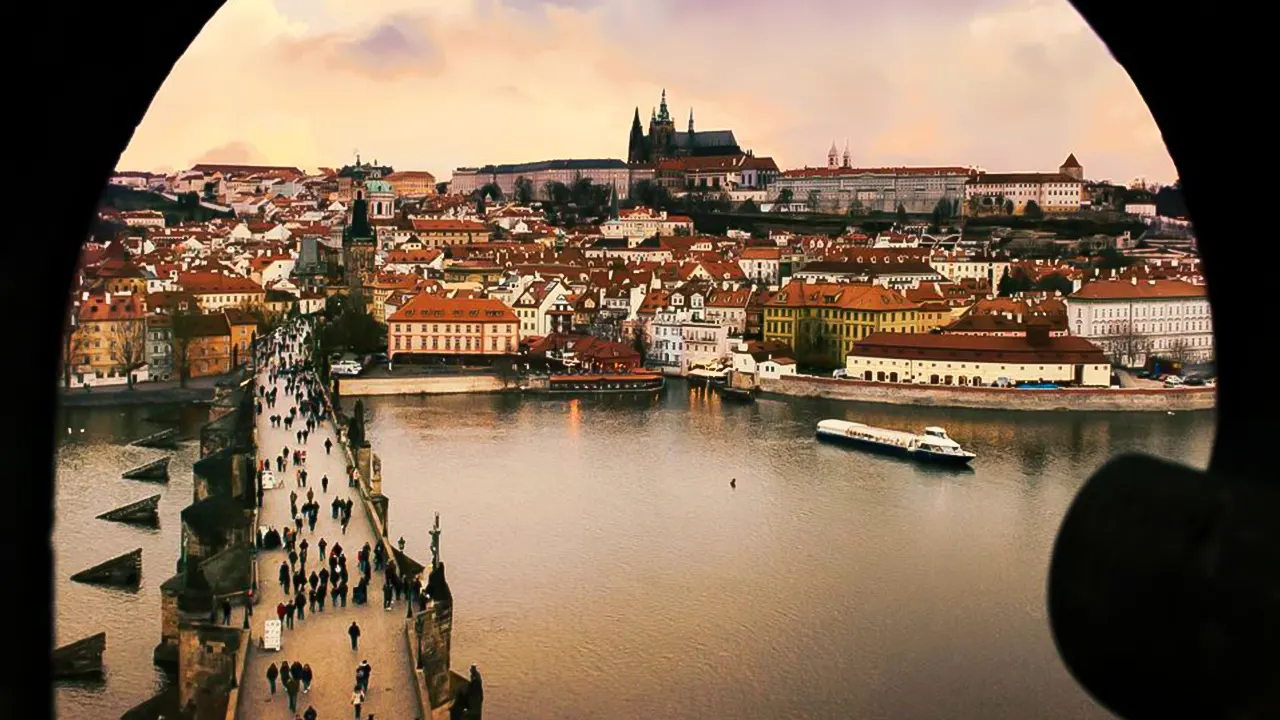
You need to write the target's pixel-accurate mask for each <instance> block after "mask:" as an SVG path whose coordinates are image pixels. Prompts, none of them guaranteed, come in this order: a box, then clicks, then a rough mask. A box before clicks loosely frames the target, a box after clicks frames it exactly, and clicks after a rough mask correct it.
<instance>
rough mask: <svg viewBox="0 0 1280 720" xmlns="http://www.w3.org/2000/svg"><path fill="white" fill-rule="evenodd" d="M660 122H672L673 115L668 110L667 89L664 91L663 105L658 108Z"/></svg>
mask: <svg viewBox="0 0 1280 720" xmlns="http://www.w3.org/2000/svg"><path fill="white" fill-rule="evenodd" d="M658 120H659V121H660V122H671V113H670V112H668V110H667V89H666V88H663V89H662V104H661V105H659V106H658Z"/></svg>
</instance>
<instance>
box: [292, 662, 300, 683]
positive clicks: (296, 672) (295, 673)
mask: <svg viewBox="0 0 1280 720" xmlns="http://www.w3.org/2000/svg"><path fill="white" fill-rule="evenodd" d="M289 677H291V678H293V679H294V681H295V682H299V683H301V682H302V663H300V662H298V661H297V660H294V661H293V664H292V665H290V666H289Z"/></svg>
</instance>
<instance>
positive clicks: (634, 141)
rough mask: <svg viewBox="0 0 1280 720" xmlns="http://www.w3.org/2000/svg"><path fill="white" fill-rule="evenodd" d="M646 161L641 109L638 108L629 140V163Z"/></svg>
mask: <svg viewBox="0 0 1280 720" xmlns="http://www.w3.org/2000/svg"><path fill="white" fill-rule="evenodd" d="M645 160H646V153H645V146H644V128H642V127H640V108H639V106H637V107H636V114H635V117H633V118H632V119H631V137H629V138H628V139H627V161H628V162H633V163H639V162H644V161H645Z"/></svg>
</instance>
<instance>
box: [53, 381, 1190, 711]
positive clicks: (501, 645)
mask: <svg viewBox="0 0 1280 720" xmlns="http://www.w3.org/2000/svg"><path fill="white" fill-rule="evenodd" d="M345 404H346V405H347V407H348V410H350V406H351V404H352V400H350V399H348V400H346V401H345ZM366 409H367V411H368V416H369V422H370V432H371V437H372V440H373V442H374V446H375V450H376V451H377V452H378V453H379V454H380V455H381V456H382V459H383V475H384V490H385V492H386V494H387V495H388V496H389V497H390V498H391V508H390V517H391V523H390V527H391V536H392V538H391V539H392V540H395V539H396V538H397V537H398V536H400V535H404V537H405V540H406V543H407V550H408V551H409V553H410V554H411V555H413V556H415V557H417V558H418V559H420V560H426V559H427V558H428V556H429V552H428V547H429V542H430V538H429V536H428V535H427V530H428V528H429V527H430V525H431V519H432V514H433V513H434V512H437V511H438V512H440V515H441V526H442V528H443V531H444V532H443V535H442V537H441V554H442V557H443V559H444V560H445V561H446V564H447V567H448V576H449V580H450V584H451V585H452V588H453V592H454V596H455V598H456V607H455V623H454V634H453V662H454V665H455V667H456V668H457V669H459V670H460V671H461V672H463V673H464V674H465V672H466V668H467V666H468V665H469V664H470V663H473V662H474V663H477V664H478V665H479V666H480V668H481V672H482V673H483V674H484V676H485V682H486V688H485V689H486V691H487V692H486V697H485V717H486V718H491V719H494V720H502V719H505V718H517V719H520V720H523V719H526V718H574V719H576V718H584V719H586V718H590V719H594V718H601V719H610V720H611V719H615V718H616V719H620V720H626V719H629V718H652V717H666V718H689V719H693V718H700V719H701V718H746V717H752V718H788V719H790V718H835V719H839V720H845V719H849V718H911V719H915V718H975V719H978V718H980V719H982V720H992V719H996V718H1011V719H1012V718H1017V719H1018V720H1025V719H1026V718H1049V717H1052V718H1106V717H1109V715H1108V714H1107V713H1105V712H1104V711H1102V710H1101V709H1098V708H1097V707H1096V706H1095V705H1094V704H1093V702H1092V701H1091V700H1090V699H1089V698H1088V697H1087V696H1086V695H1085V694H1084V693H1083V691H1081V690H1079V689H1078V688H1077V687H1076V685H1075V683H1074V681H1072V680H1071V678H1070V677H1069V676H1068V675H1067V672H1066V671H1065V670H1064V669H1063V668H1062V666H1061V664H1060V662H1059V661H1058V658H1057V656H1056V654H1055V652H1054V648H1053V644H1052V640H1051V638H1050V634H1049V628H1048V624H1047V620H1046V617H1045V610H1044V598H1043V588H1044V584H1045V572H1046V567H1047V562H1048V557H1049V552H1050V549H1051V547H1052V542H1053V537H1054V532H1055V531H1056V529H1057V527H1058V523H1059V521H1060V520H1061V517H1062V515H1063V513H1064V512H1065V510H1066V507H1067V504H1068V503H1069V502H1070V500H1071V498H1072V496H1073V494H1074V492H1075V490H1076V489H1077V488H1078V487H1079V485H1080V483H1081V482H1082V481H1083V479H1084V478H1086V477H1087V476H1088V475H1089V473H1090V472H1092V471H1093V470H1095V469H1097V468H1098V467H1099V466H1101V465H1102V464H1103V463H1104V462H1105V461H1106V459H1107V458H1108V457H1110V456H1111V455H1113V454H1116V453H1120V452H1123V451H1130V450H1132V451H1141V452H1148V453H1152V454H1155V455H1158V456H1162V457H1165V458H1170V459H1173V460H1178V461H1182V462H1185V463H1188V464H1190V465H1194V466H1197V467H1203V466H1204V465H1205V463H1206V462H1207V460H1208V456H1209V451H1210V445H1211V442H1212V435H1213V428H1214V420H1213V416H1212V415H1211V414H1204V413H1202V414H1179V415H1175V416H1167V415H1163V414H1134V415H1115V414H1089V415H1078V414H1040V413H1036V414H1023V413H1017V414H1015V413H1008V414H1002V413H994V412H984V411H960V410H947V409H938V408H892V407H883V406H873V405H866V406H855V405H850V404H841V403H830V402H823V401H814V400H761V401H760V402H758V403H756V404H755V405H749V406H742V405H732V404H725V405H722V404H721V403H720V401H719V398H718V397H717V396H715V395H711V396H710V397H708V396H707V395H706V394H705V392H704V391H701V390H691V389H690V388H689V387H688V386H687V385H685V384H684V383H682V382H679V381H677V382H673V383H671V384H670V386H669V387H668V388H667V389H666V390H665V391H664V392H663V394H662V395H661V397H659V398H654V399H651V400H637V399H624V398H600V399H585V400H553V399H536V398H519V397H502V396H482V395H467V396H448V397H426V398H368V399H366ZM154 412H155V409H154V408H146V407H143V408H120V409H83V410H73V411H68V412H66V413H64V423H63V425H64V427H63V428H62V429H60V430H59V432H60V433H61V434H62V437H63V439H64V443H63V445H62V447H61V449H60V451H59V457H58V488H57V503H58V505H57V511H58V516H57V526H56V527H55V532H54V538H53V540H54V549H55V551H56V553H57V560H56V563H57V567H56V569H55V573H56V574H55V577H56V578H57V585H56V590H55V591H56V594H57V604H58V606H57V621H58V627H57V631H56V632H57V637H58V639H59V641H60V642H68V641H70V640H74V639H77V638H79V637H82V636H84V635H88V634H91V633H93V632H98V631H99V630H106V631H107V632H108V639H107V655H106V663H107V677H106V682H105V683H103V684H101V685H64V686H61V687H60V688H59V689H58V691H57V705H58V714H59V716H60V717H67V718H80V717H86V718H87V717H92V718H109V717H119V715H120V713H122V712H123V711H124V710H126V709H127V708H129V707H132V706H133V705H136V704H137V703H139V702H142V701H143V700H145V699H146V698H148V697H150V696H151V694H153V693H154V692H155V691H156V690H157V689H158V688H159V687H160V685H159V683H160V677H161V675H160V673H159V672H158V671H156V670H155V669H154V668H153V666H152V664H151V651H152V649H153V648H154V647H155V645H156V643H157V642H158V641H159V639H160V612H159V595H158V586H159V584H160V583H161V582H163V581H164V580H166V579H168V577H169V576H170V575H171V574H172V573H173V571H174V563H175V562H176V561H177V557H178V542H179V536H180V529H179V523H178V513H179V512H180V511H181V509H182V508H183V507H185V506H186V505H187V504H189V503H190V502H191V463H192V462H193V461H194V460H195V457H196V448H195V446H194V445H193V444H187V445H184V446H183V447H182V448H181V449H180V450H178V451H177V452H176V453H174V459H173V462H172V464H171V466H170V472H171V474H172V476H173V479H172V481H171V482H170V484H169V485H168V486H167V487H165V486H154V485H150V484H147V483H139V482H134V481H128V480H121V479H120V477H119V474H120V472H121V471H123V470H124V469H127V468H128V467H132V466H133V465H137V464H140V463H142V462H146V461H147V460H150V459H152V458H153V457H158V456H159V455H161V454H162V453H163V451H158V450H148V449H145V448H134V447H128V446H127V445H126V443H127V442H128V441H129V440H131V439H133V438H136V437H139V436H142V435H145V434H147V433H149V432H154V431H155V430H157V429H160V428H161V427H163V425H154V424H151V423H148V422H146V420H145V417H146V416H147V415H148V414H151V413H154ZM202 417H203V411H201V410H198V409H195V408H192V409H189V411H188V413H187V414H186V415H185V416H184V418H183V421H182V424H183V426H184V429H186V430H188V431H194V430H195V429H196V428H197V427H198V424H199V422H200V421H201V419H202ZM826 417H843V418H848V419H858V420H861V421H863V422H868V423H872V424H876V425H881V426H885V427H895V428H902V429H914V430H919V429H921V428H923V427H924V426H925V425H932V424H937V425H942V426H943V427H945V428H947V430H948V431H949V432H950V433H951V434H952V436H953V437H955V438H956V439H957V440H959V441H960V442H961V443H963V444H964V445H965V446H966V447H969V448H970V449H972V450H974V451H975V452H976V453H978V460H977V461H976V462H975V463H974V471H973V472H972V473H968V474H957V473H955V472H950V471H942V470H930V469H927V468H923V467H918V466H915V465H912V464H908V463H904V462H902V461H897V460H893V459H887V458H879V457H876V456H871V455H865V454H861V453H859V452H858V451H855V450H846V449H843V448H838V447H831V446H827V445H820V444H818V443H816V442H815V441H814V440H813V430H814V426H815V425H816V423H817V421H818V420H821V419H823V418H826ZM65 427H71V428H72V429H73V434H72V435H70V436H67V435H65ZM80 428H84V429H85V432H84V433H80V432H79V429H80ZM730 478H737V481H738V487H737V489H736V490H732V489H730V488H729V480H730ZM154 492H163V498H162V500H161V505H160V511H161V518H162V519H161V523H162V524H161V527H160V529H159V530H158V531H147V530H139V529H137V528H132V527H129V526H126V525H119V524H116V523H107V522H103V521H100V520H94V519H93V517H94V516H95V515H97V514H98V513H101V512H103V511H105V510H108V509H111V508H113V507H116V506H118V505H121V504H123V503H125V502H129V501H130V500H136V499H140V498H143V497H146V496H147V495H149V494H152V493H154ZM135 547H143V548H144V551H143V563H144V569H143V584H142V588H141V589H140V591H139V592H138V593H137V594H131V593H125V592H120V591H116V590H111V589H104V588H96V587H92V586H87V585H77V584H73V583H70V582H68V581H67V579H66V578H67V577H68V576H69V575H70V574H71V573H73V572H75V571H77V570H80V569H83V568H85V567H88V566H89V565H91V564H93V563H95V562H98V561H100V560H102V559H105V558H107V557H111V556H113V555H115V554H118V553H122V552H125V551H128V550H131V549H133V548H135ZM405 691H406V692H408V691H409V690H408V689H406V690H405Z"/></svg>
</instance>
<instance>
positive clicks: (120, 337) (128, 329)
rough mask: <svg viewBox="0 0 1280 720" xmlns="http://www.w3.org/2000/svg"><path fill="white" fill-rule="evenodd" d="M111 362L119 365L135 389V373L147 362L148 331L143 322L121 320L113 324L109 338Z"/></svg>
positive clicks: (130, 385) (131, 386)
mask: <svg viewBox="0 0 1280 720" xmlns="http://www.w3.org/2000/svg"><path fill="white" fill-rule="evenodd" d="M107 340H108V343H109V345H108V347H109V348H110V352H111V360H112V361H113V362H114V363H115V364H117V365H119V366H120V367H121V368H122V369H123V371H124V375H125V378H127V380H128V383H129V387H130V389H132V388H133V371H134V370H136V369H138V368H140V367H142V366H143V365H145V364H146V362H147V331H146V322H145V321H143V320H119V321H116V322H113V323H111V333H110V335H109V336H108V338H107Z"/></svg>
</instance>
